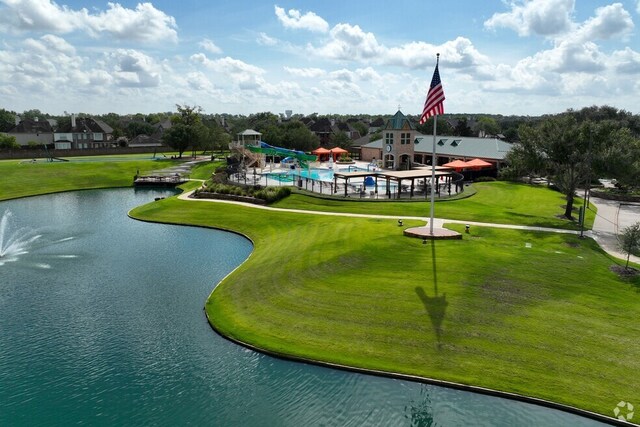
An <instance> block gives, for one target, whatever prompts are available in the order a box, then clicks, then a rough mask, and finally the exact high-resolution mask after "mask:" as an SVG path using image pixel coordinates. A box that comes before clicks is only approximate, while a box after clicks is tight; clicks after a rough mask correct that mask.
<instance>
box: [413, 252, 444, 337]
mask: <svg viewBox="0 0 640 427" xmlns="http://www.w3.org/2000/svg"><path fill="white" fill-rule="evenodd" d="M431 267H432V275H433V293H434V295H433V296H432V297H430V296H429V295H427V293H426V292H425V290H424V288H422V287H421V286H417V287H416V294H417V295H418V297H419V298H420V300H421V301H422V304H424V308H425V309H426V310H427V314H428V315H429V319H430V320H431V326H432V327H433V330H434V332H435V334H436V340H437V342H438V348H441V346H442V342H441V338H442V322H443V321H444V316H445V312H446V310H447V305H449V303H448V302H447V294H446V293H445V294H442V296H439V295H438V271H437V267H436V246H435V241H433V240H432V241H431Z"/></svg>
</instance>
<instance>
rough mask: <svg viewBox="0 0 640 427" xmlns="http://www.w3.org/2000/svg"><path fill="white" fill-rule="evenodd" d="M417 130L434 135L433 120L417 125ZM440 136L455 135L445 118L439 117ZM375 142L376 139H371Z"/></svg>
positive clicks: (437, 129)
mask: <svg viewBox="0 0 640 427" xmlns="http://www.w3.org/2000/svg"><path fill="white" fill-rule="evenodd" d="M416 130H417V131H418V132H420V133H421V134H423V135H433V119H429V120H427V121H426V122H424V123H423V124H418V125H416ZM436 131H437V132H438V135H453V127H452V126H451V125H450V124H449V122H448V121H447V119H445V118H444V117H443V116H438V126H437V127H436ZM371 140H372V141H374V139H371Z"/></svg>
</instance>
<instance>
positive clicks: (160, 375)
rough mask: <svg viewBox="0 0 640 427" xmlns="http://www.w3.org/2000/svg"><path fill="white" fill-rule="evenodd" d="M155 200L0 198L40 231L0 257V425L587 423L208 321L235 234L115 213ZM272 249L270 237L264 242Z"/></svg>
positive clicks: (141, 194)
mask: <svg viewBox="0 0 640 427" xmlns="http://www.w3.org/2000/svg"><path fill="white" fill-rule="evenodd" d="M163 195H167V193H166V192H158V191H154V190H145V191H134V190H132V189H122V190H101V191H82V192H72V193H63V194H57V195H50V196H42V197H33V198H27V199H21V200H15V201H7V202H0V216H2V214H3V212H5V211H6V210H10V211H11V212H12V213H13V216H12V218H11V224H9V228H11V229H13V230H16V229H18V228H20V227H29V228H32V229H34V230H35V231H37V233H38V234H39V235H41V237H40V238H39V239H38V240H37V241H35V242H34V243H33V244H32V245H31V247H30V248H29V251H28V253H26V254H23V255H20V256H18V257H17V259H16V260H15V261H13V262H7V263H4V264H3V265H0V426H22V425H24V426H34V425H39V426H42V425H44V426H46V425H59V426H67V425H78V424H85V425H109V426H118V425H161V426H175V425H186V424H192V425H220V426H315V425H336V426H362V425H384V426H393V425H398V426H409V425H420V426H436V425H437V426H449V425H487V426H489V425H497V426H516V425H539V426H551V425H563V426H566V425H581V426H591V425H599V424H598V423H597V422H595V421H592V420H588V419H585V418H580V417H577V416H575V415H571V414H567V413H563V412H560V411H556V410H551V409H547V408H542V407H538V406H535V405H530V404H525V403H521V402H515V401H510V400H506V399H500V398H495V397H489V396H484V395H479V394H474V393H466V392H462V391H457V390H451V389H446V388H441V387H436V386H431V385H424V384H419V383H413V382H409V381H400V380H392V379H388V378H379V377H374V376H368V375H361V374H354V373H349V372H344V371H338V370H333V369H328V368H322V367H318V366H312V365H306V364H301V363H294V362H287V361H283V360H279V359H275V358H272V357H269V356H265V355H262V354H259V353H256V352H253V351H250V350H247V349H245V348H243V347H240V346H237V345H235V344H232V343H230V342H228V341H227V340H225V339H223V338H221V337H220V336H218V335H217V334H216V333H215V332H213V330H212V329H211V328H210V327H209V325H208V323H207V321H206V318H205V315H204V312H203V306H204V302H205V299H206V298H207V296H208V295H209V293H210V292H211V290H212V289H213V288H214V287H215V285H216V283H218V281H220V280H221V279H222V278H223V277H224V276H225V275H226V274H228V273H229V272H230V271H231V270H233V269H234V268H235V267H236V266H237V265H238V264H239V263H241V262H242V261H243V260H244V259H246V257H247V256H248V255H249V253H250V251H251V249H252V248H251V244H250V243H249V242H248V241H247V240H245V239H244V238H242V237H240V236H237V235H234V234H231V233H225V232H221V231H216V230H207V229H200V228H193V227H179V226H169V225H161V224H150V223H144V222H139V221H135V220H132V219H129V218H128V217H127V211H128V210H129V209H131V208H132V207H134V206H137V205H140V204H143V203H146V202H149V201H152V200H153V199H154V198H155V197H160V196H163ZM274 244H275V243H274Z"/></svg>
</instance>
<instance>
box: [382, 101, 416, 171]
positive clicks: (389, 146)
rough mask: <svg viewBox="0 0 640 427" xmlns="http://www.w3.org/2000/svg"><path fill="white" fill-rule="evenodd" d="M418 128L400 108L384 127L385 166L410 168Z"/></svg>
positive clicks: (386, 167)
mask: <svg viewBox="0 0 640 427" xmlns="http://www.w3.org/2000/svg"><path fill="white" fill-rule="evenodd" d="M415 139H416V129H415V127H414V126H413V124H412V123H411V121H410V120H409V119H408V118H407V116H405V115H404V114H402V112H401V111H400V110H398V112H397V113H396V114H395V115H394V116H393V117H392V118H390V119H389V120H388V121H387V123H386V124H385V126H384V127H383V128H382V159H383V167H384V168H385V169H391V170H408V169H411V165H412V163H413V154H414V151H415V147H414V141H415Z"/></svg>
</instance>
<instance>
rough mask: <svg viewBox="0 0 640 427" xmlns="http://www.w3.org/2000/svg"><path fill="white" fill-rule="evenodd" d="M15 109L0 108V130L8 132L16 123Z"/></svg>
mask: <svg viewBox="0 0 640 427" xmlns="http://www.w3.org/2000/svg"><path fill="white" fill-rule="evenodd" d="M15 120H16V113H15V111H8V110H5V109H4V108H0V132H9V131H10V130H11V129H13V127H14V126H15V125H16V122H15Z"/></svg>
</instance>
